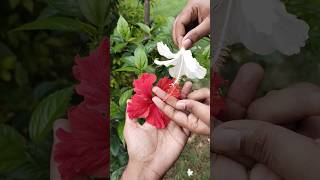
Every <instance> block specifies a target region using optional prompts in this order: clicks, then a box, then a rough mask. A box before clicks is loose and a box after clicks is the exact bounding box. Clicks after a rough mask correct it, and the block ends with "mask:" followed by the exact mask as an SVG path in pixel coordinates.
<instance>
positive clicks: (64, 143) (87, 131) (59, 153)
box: [54, 104, 109, 180]
mask: <svg viewBox="0 0 320 180" xmlns="http://www.w3.org/2000/svg"><path fill="white" fill-rule="evenodd" d="M68 118H69V122H70V131H65V130H63V129H58V130H57V132H56V135H57V137H58V139H59V140H60V142H59V143H57V144H56V146H55V152H54V160H55V161H56V163H57V164H58V169H59V172H60V174H61V178H62V180H71V179H73V178H74V177H75V176H95V177H101V178H105V177H107V174H108V173H107V172H108V162H109V153H108V151H109V138H108V136H109V122H107V119H106V118H104V117H103V115H102V114H101V113H99V112H97V111H94V110H91V109H88V108H87V107H86V106H84V105H83V104H82V105H79V106H77V107H73V108H70V109H69V111H68Z"/></svg>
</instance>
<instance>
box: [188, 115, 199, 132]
mask: <svg viewBox="0 0 320 180" xmlns="http://www.w3.org/2000/svg"><path fill="white" fill-rule="evenodd" d="M198 121H199V120H198V119H197V118H190V116H189V117H188V126H189V129H190V130H191V131H195V130H197V129H198Z"/></svg>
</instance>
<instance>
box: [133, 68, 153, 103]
mask: <svg viewBox="0 0 320 180" xmlns="http://www.w3.org/2000/svg"><path fill="white" fill-rule="evenodd" d="M156 79H157V77H156V75H154V74H148V73H143V74H142V75H141V76H140V77H139V79H136V80H134V81H133V86H134V92H135V93H136V94H144V95H145V96H147V97H152V86H153V83H154V82H155V81H156Z"/></svg>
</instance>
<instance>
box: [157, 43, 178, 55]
mask: <svg viewBox="0 0 320 180" xmlns="http://www.w3.org/2000/svg"><path fill="white" fill-rule="evenodd" d="M157 49H158V52H159V54H160V55H161V56H164V57H166V58H167V59H173V58H174V57H175V54H173V53H172V52H171V51H170V49H169V48H168V46H167V45H165V44H163V42H158V43H157Z"/></svg>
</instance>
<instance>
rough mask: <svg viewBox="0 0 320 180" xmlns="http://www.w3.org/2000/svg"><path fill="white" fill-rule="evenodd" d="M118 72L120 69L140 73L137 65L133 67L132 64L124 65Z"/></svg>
mask: <svg viewBox="0 0 320 180" xmlns="http://www.w3.org/2000/svg"><path fill="white" fill-rule="evenodd" d="M116 71H117V72H119V71H125V72H134V73H136V74H139V72H140V71H139V69H137V68H135V67H132V66H123V67H121V68H119V69H117V70H116Z"/></svg>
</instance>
